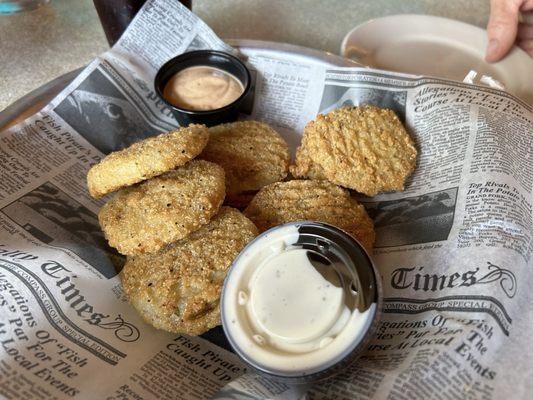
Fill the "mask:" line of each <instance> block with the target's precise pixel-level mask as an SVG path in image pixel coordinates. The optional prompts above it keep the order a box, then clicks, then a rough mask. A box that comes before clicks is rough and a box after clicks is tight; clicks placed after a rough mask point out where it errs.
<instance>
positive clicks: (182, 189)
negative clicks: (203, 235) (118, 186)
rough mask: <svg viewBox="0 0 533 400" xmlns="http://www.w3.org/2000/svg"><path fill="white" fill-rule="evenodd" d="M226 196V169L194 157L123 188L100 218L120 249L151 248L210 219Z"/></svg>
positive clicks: (127, 251)
mask: <svg viewBox="0 0 533 400" xmlns="http://www.w3.org/2000/svg"><path fill="white" fill-rule="evenodd" d="M224 195H225V188H224V170H223V169H222V168H221V167H219V166H218V165H216V164H213V163H210V162H208V161H202V160H193V161H190V162H188V163H187V164H185V165H184V166H182V167H178V168H177V169H176V170H174V171H170V172H167V173H166V174H163V175H160V176H158V177H156V178H152V179H150V180H148V181H145V182H143V183H140V184H139V185H135V186H132V187H128V188H125V189H122V190H121V191H119V192H118V193H117V194H116V195H115V197H113V199H111V200H110V201H108V202H107V203H106V204H105V205H104V206H103V207H102V208H101V209H100V213H99V214H98V220H99V221H100V225H101V227H102V230H103V231H104V233H105V236H106V238H107V240H108V241H109V244H110V245H111V246H113V247H115V248H116V249H117V250H118V251H119V252H120V253H122V254H127V255H136V254H143V253H151V252H154V251H157V250H159V249H160V248H162V247H163V246H165V245H166V244H168V243H171V242H174V241H176V240H179V239H182V238H184V237H185V236H187V235H188V234H189V233H191V232H193V231H195V230H197V229H199V228H200V227H201V226H202V225H204V224H206V223H208V222H209V220H210V219H211V217H213V215H215V214H216V213H217V212H218V210H219V208H220V206H221V204H222V201H223V200H224Z"/></svg>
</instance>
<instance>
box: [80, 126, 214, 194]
mask: <svg viewBox="0 0 533 400" xmlns="http://www.w3.org/2000/svg"><path fill="white" fill-rule="evenodd" d="M208 139H209V133H208V131H207V128H206V127H205V126H204V125H189V127H187V128H179V129H177V130H175V131H172V132H168V133H163V134H161V135H159V136H156V137H152V138H148V139H145V140H142V141H140V142H137V143H134V144H132V145H131V146H130V147H127V148H125V149H124V150H120V151H115V152H113V153H110V154H108V155H107V156H106V157H105V158H104V159H103V160H102V161H101V162H100V163H98V164H96V165H95V166H93V167H92V168H91V169H90V170H89V173H88V174H87V186H88V187H89V193H90V194H91V196H93V197H94V198H99V197H102V196H104V195H106V194H108V193H111V192H114V191H116V190H118V189H120V188H123V187H126V186H130V185H133V184H135V183H138V182H141V181H144V180H146V179H149V178H152V177H154V176H157V175H161V174H162V173H165V172H167V171H170V170H171V169H174V168H176V167H177V166H180V165H183V164H185V163H186V162H188V161H189V160H192V159H193V158H194V157H196V156H197V155H198V154H200V152H201V151H202V150H203V149H204V147H205V145H206V144H207V140H208Z"/></svg>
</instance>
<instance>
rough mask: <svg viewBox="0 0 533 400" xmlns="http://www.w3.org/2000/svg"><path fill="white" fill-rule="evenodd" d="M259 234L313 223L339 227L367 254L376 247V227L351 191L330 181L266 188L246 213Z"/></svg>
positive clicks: (280, 183)
mask: <svg viewBox="0 0 533 400" xmlns="http://www.w3.org/2000/svg"><path fill="white" fill-rule="evenodd" d="M244 215H246V216H247V217H248V218H250V219H251V220H252V221H253V222H254V224H255V225H257V227H258V228H259V231H261V232H263V231H266V230H267V229H269V228H272V227H273V226H276V225H281V224H284V223H286V222H292V221H299V220H311V221H318V222H324V223H326V224H330V225H333V226H336V227H338V228H340V229H342V230H343V231H345V232H347V233H349V234H350V235H352V236H353V237H354V238H356V239H357V240H358V241H359V242H360V243H361V244H362V245H363V246H364V247H365V248H366V249H367V250H371V249H372V246H373V244H374V239H375V233H374V224H373V223H372V220H371V219H370V217H369V216H368V214H367V213H366V211H365V208H364V207H363V206H362V205H361V204H359V203H358V202H357V201H356V200H355V199H353V198H352V197H350V193H349V192H348V190H346V189H343V188H341V187H339V186H337V185H334V184H333V183H331V182H328V181H319V180H294V181H288V182H277V183H273V184H271V185H269V186H266V187H264V188H263V189H261V190H260V191H259V193H257V195H256V196H255V197H254V198H253V200H252V202H251V203H250V205H249V206H248V207H247V208H246V210H244Z"/></svg>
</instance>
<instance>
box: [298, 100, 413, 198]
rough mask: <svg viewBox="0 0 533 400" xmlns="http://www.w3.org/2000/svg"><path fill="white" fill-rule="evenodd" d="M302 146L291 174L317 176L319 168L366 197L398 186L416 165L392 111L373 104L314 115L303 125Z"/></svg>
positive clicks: (406, 137) (329, 176) (409, 140)
mask: <svg viewBox="0 0 533 400" xmlns="http://www.w3.org/2000/svg"><path fill="white" fill-rule="evenodd" d="M301 147H302V148H303V149H304V150H302V149H300V158H297V160H296V166H295V167H293V168H292V169H291V171H292V173H293V174H294V175H295V176H300V177H301V176H309V177H316V173H313V171H316V170H317V169H318V170H319V171H320V172H322V171H323V173H324V175H325V177H326V178H327V179H328V180H329V181H331V182H333V183H335V184H337V185H341V186H344V187H346V188H350V189H354V190H356V191H358V192H359V193H364V194H366V195H368V196H374V195H376V194H377V193H379V192H387V191H393V190H403V189H404V184H405V180H406V178H407V177H408V176H409V175H410V174H411V173H412V172H413V171H414V169H415V165H416V155H417V150H416V148H415V145H414V142H413V140H412V139H411V137H410V136H409V134H408V133H407V131H406V130H405V128H404V127H403V125H402V123H401V122H400V120H399V119H398V117H397V116H396V114H395V113H394V112H393V111H392V110H388V109H383V108H378V107H374V106H361V107H345V108H339V109H336V110H334V111H332V112H330V113H328V114H326V115H319V116H318V117H317V118H316V119H315V120H314V121H311V122H309V123H308V124H307V125H306V127H305V129H304V136H303V139H302V145H301ZM302 155H304V156H308V157H309V159H310V160H311V161H312V163H311V164H310V163H309V162H306V160H305V157H302ZM310 171H311V172H310Z"/></svg>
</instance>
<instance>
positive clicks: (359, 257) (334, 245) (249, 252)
mask: <svg viewBox="0 0 533 400" xmlns="http://www.w3.org/2000/svg"><path fill="white" fill-rule="evenodd" d="M380 304H381V283H380V279H379V275H378V272H377V270H376V268H375V267H374V265H373V263H372V261H371V259H370V257H369V256H368V254H367V253H366V252H365V250H364V249H363V247H362V246H361V245H360V244H359V243H358V242H357V241H356V240H355V239H353V238H352V237H351V236H350V235H348V234H347V233H345V232H343V231H341V230H340V229H337V228H335V227H333V226H330V225H327V224H322V223H318V222H311V221H300V222H292V223H288V224H284V225H280V226H277V227H274V228H272V229H270V230H268V231H266V232H264V233H263V234H261V235H259V236H258V237H257V238H256V239H255V240H253V241H252V242H251V243H250V244H248V246H246V247H245V248H244V250H243V251H242V252H241V253H240V254H239V256H238V257H237V258H236V259H235V261H234V263H233V265H232V267H231V268H230V270H229V272H228V275H227V277H226V280H225V281H224V286H223V289H222V296H221V317H222V326H223V328H224V332H225V334H226V336H227V338H228V340H229V342H230V344H231V346H232V347H233V349H234V350H235V352H236V353H237V354H238V355H239V356H240V357H241V358H242V359H243V360H244V361H245V362H246V363H247V364H248V365H250V366H251V367H252V368H253V369H255V370H256V371H258V372H259V373H262V374H266V375H268V376H271V377H273V378H275V379H276V380H281V381H284V382H286V383H294V384H304V383H310V382H314V381H316V380H319V379H324V378H327V377H330V376H331V375H333V374H335V373H336V372H339V371H340V370H342V369H345V368H346V367H347V366H348V365H349V364H350V363H352V362H353V361H355V360H356V358H357V357H358V356H359V355H360V353H361V352H362V350H364V349H365V348H366V345H367V343H368V341H369V339H370V337H371V335H372V333H373V332H374V330H375V327H376V324H377V319H378V314H379V308H380Z"/></svg>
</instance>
